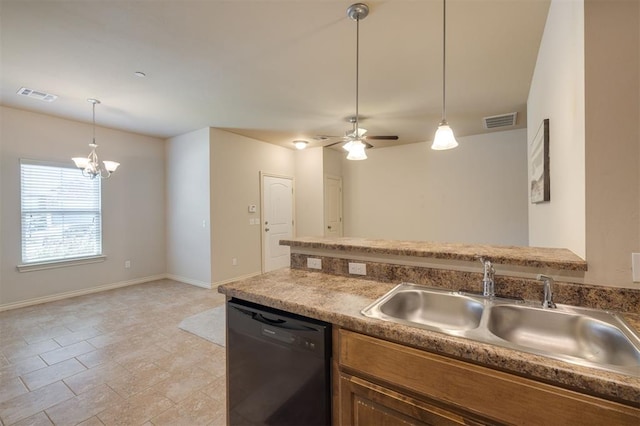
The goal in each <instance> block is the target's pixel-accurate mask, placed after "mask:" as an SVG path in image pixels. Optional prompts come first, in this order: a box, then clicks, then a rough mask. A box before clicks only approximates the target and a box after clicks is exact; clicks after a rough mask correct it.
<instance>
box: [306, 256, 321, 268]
mask: <svg viewBox="0 0 640 426" xmlns="http://www.w3.org/2000/svg"><path fill="white" fill-rule="evenodd" d="M307 268H309V269H322V259H317V258H315V257H307Z"/></svg>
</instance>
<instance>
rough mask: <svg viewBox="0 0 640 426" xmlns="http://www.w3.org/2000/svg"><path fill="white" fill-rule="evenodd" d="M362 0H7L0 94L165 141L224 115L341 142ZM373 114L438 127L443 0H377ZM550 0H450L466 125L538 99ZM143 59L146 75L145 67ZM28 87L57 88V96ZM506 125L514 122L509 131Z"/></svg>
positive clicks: (280, 139)
mask: <svg viewBox="0 0 640 426" xmlns="http://www.w3.org/2000/svg"><path fill="white" fill-rule="evenodd" d="M352 3H353V1H328V0H327V1H310V0H309V1H303V0H296V1H294V0H289V1H278V0H272V1H264V0H263V1H260V0H255V1H244V0H235V1H215V0H208V1H207V0H200V1H195V0H166V1H163V0H155V1H142V0H138V1H134V0H130V1H116V0H96V1H89V0H85V1H78V0H76V1H65V0H56V1H51V0H31V1H24V0H1V3H0V20H1V21H0V24H1V30H0V31H1V32H0V37H1V40H0V42H1V58H0V59H1V69H0V71H1V74H0V78H1V80H0V83H1V85H0V103H1V104H2V105H5V106H9V107H15V108H19V109H24V110H29V111H35V112H40V113H44V114H50V115H54V116H59V117H64V118H69V119H73V120H79V121H86V122H90V121H91V105H90V104H89V103H87V102H86V100H87V98H97V99H100V100H101V101H102V104H101V105H99V106H98V107H97V108H96V121H97V124H98V125H101V126H106V127H112V128H116V129H122V130H126V131H130V132H135V133H141V134H146V135H151V136H156V137H161V138H168V137H172V136H176V135H179V134H183V133H187V132H189V131H192V130H196V129H201V128H203V127H217V128H223V129H227V130H229V131H232V132H235V133H239V134H243V135H246V136H249V137H252V138H255V139H259V140H263V141H266V142H270V143H275V144H280V145H283V146H287V147H289V148H292V141H293V140H294V139H306V140H308V141H309V142H310V146H319V145H322V144H327V143H328V142H322V141H318V140H314V139H313V137H314V136H317V135H343V134H344V132H345V131H347V130H349V129H350V128H351V125H350V124H349V123H348V122H347V121H346V119H347V118H348V117H349V116H353V115H354V113H355V73H356V67H355V65H356V61H355V49H356V42H355V40H356V23H355V22H354V21H352V20H351V19H350V18H348V17H347V14H346V9H347V7H348V6H349V5H350V4H352ZM366 3H367V4H368V5H369V7H370V9H371V10H370V13H369V16H368V17H367V18H366V19H364V20H362V21H361V23H360V93H359V100H360V102H359V110H360V115H361V116H362V117H363V118H362V119H361V122H360V125H361V127H364V128H366V129H368V134H369V135H398V136H399V137H400V139H399V141H397V142H386V141H385V142H376V143H375V146H377V147H378V146H387V145H390V144H398V143H414V142H422V141H428V140H431V139H432V138H433V134H434V133H435V130H436V128H437V125H438V122H439V121H440V118H441V108H442V104H441V103H442V1H440V0H438V1H431V0H423V1H417V0H414V1H408V0H387V1H368V2H366ZM548 8H549V0H508V1H507V0H449V1H448V2H447V119H448V121H449V124H450V125H451V126H452V128H453V129H454V131H455V133H456V135H457V136H465V135H471V134H480V133H486V132H488V130H486V129H484V128H483V122H482V118H483V117H486V116H493V115H498V114H504V113H510V112H518V121H517V124H516V126H515V127H510V128H507V129H513V128H522V127H526V101H527V96H528V92H529V84H530V82H531V77H532V75H533V69H534V66H535V61H536V56H537V52H538V46H539V43H540V39H541V37H542V31H543V29H544V23H545V20H546V15H547V11H548ZM136 71H142V72H144V73H145V74H146V77H144V78H141V77H137V76H136V75H134V73H135V72H136ZM21 87H28V88H30V89H34V90H37V91H44V92H48V93H52V94H55V95H57V96H58V99H57V100H56V101H54V102H51V103H48V102H43V101H39V100H34V99H31V98H28V97H25V96H21V95H18V94H16V92H17V91H18V89H20V88H21ZM503 130H504V129H503Z"/></svg>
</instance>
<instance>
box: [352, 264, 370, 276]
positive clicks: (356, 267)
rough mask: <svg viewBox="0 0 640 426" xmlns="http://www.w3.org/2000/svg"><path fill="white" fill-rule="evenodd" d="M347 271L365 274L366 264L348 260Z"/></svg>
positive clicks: (354, 273)
mask: <svg viewBox="0 0 640 426" xmlns="http://www.w3.org/2000/svg"><path fill="white" fill-rule="evenodd" d="M349 273H350V274H353V275H367V264H366V263H352V262H349Z"/></svg>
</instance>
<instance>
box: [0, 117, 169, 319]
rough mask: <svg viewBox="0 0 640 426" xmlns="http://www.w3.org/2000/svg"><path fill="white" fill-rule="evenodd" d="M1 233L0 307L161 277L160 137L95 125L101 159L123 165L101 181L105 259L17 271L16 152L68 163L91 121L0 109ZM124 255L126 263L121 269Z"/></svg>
mask: <svg viewBox="0 0 640 426" xmlns="http://www.w3.org/2000/svg"><path fill="white" fill-rule="evenodd" d="M0 116H1V123H2V128H1V130H0V141H1V151H0V154H1V156H0V161H1V163H0V164H1V169H0V176H1V178H0V182H1V187H0V192H1V198H2V213H1V214H0V217H1V219H2V222H1V223H0V229H1V232H2V238H1V245H2V250H1V251H2V257H1V269H0V276H1V280H0V308H2V307H3V306H5V307H6V306H9V305H11V304H14V306H15V304H17V303H20V302H24V303H28V302H29V301H37V300H47V299H48V298H56V297H61V296H62V295H70V294H81V293H83V292H91V291H95V290H97V289H100V288H104V287H105V286H117V285H126V284H128V283H134V282H142V281H145V280H147V279H152V278H153V277H158V276H164V273H165V270H166V265H165V254H164V247H165V214H164V205H165V200H164V147H163V143H162V140H160V139H157V138H152V137H148V136H141V135H136V134H132V133H127V132H123V131H118V130H112V129H107V128H102V127H99V126H98V127H97V129H96V140H97V143H98V144H99V145H100V147H99V148H98V154H99V156H100V158H103V159H107V158H110V159H113V160H116V161H119V162H120V163H121V165H120V168H119V169H118V170H117V172H116V173H115V174H114V175H113V176H112V177H111V178H110V179H108V180H106V181H104V182H103V183H102V209H103V210H102V214H103V228H102V234H103V252H104V254H105V255H106V256H107V259H106V261H104V262H101V263H93V264H88V265H77V266H67V267H63V268H56V269H47V270H43V271H31V272H22V273H21V272H18V271H17V270H16V265H18V264H19V263H20V261H21V259H20V257H21V248H20V247H21V241H20V177H19V171H20V167H19V160H20V159H21V158H27V159H35V160H45V161H53V162H61V163H65V164H70V165H71V164H72V162H71V160H70V159H71V157H72V156H77V155H87V154H89V147H88V143H89V142H90V140H91V134H92V130H91V124H88V123H80V122H76V121H71V120H64V119H60V118H55V117H51V116H48V115H43V114H37V113H31V112H26V111H22V110H17V109H12V108H6V107H0ZM125 260H130V261H131V268H129V269H125V268H124V262H125Z"/></svg>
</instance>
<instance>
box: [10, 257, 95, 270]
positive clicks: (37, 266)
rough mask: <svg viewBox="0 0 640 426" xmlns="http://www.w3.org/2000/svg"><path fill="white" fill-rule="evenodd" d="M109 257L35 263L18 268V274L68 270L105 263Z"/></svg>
mask: <svg viewBox="0 0 640 426" xmlns="http://www.w3.org/2000/svg"><path fill="white" fill-rule="evenodd" d="M106 259H107V256H104V255H100V256H91V257H78V258H75V259H64V260H54V261H51V262H34V263H26V264H24V265H18V266H16V269H17V270H18V272H31V271H43V270H45V269H54V268H66V267H67V266H77V265H86V264H89V263H99V262H104V261H105V260H106Z"/></svg>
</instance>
